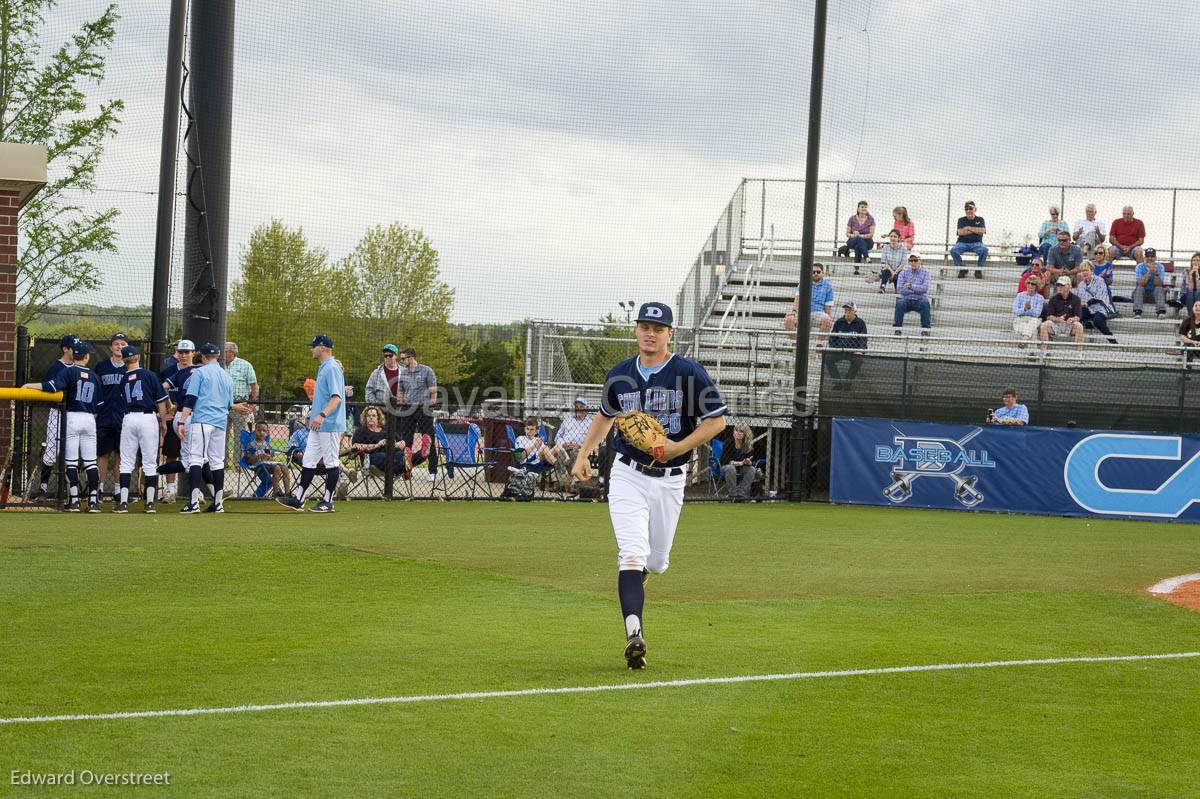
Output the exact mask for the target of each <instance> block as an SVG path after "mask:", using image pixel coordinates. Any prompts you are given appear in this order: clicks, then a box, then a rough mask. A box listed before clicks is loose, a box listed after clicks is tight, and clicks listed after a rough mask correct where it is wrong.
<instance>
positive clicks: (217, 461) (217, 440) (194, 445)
mask: <svg viewBox="0 0 1200 799" xmlns="http://www.w3.org/2000/svg"><path fill="white" fill-rule="evenodd" d="M184 433H185V434H186V435H185V436H184V439H183V448H182V450H180V452H181V455H180V459H181V460H182V461H183V465H184V466H185V467H187V468H188V469H190V468H192V467H193V466H203V465H204V464H206V463H207V464H208V468H210V469H224V468H225V428H223V427H214V426H213V425H211V424H200V423H198V422H192V421H188V423H187V424H186V425H185V426H184Z"/></svg>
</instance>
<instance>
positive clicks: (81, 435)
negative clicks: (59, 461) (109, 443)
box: [66, 411, 96, 468]
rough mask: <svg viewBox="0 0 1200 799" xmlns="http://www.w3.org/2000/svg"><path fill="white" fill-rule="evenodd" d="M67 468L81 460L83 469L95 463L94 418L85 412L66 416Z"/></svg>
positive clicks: (73, 412)
mask: <svg viewBox="0 0 1200 799" xmlns="http://www.w3.org/2000/svg"><path fill="white" fill-rule="evenodd" d="M66 456H67V457H66V461H67V466H74V465H75V463H76V461H79V460H80V459H82V460H83V465H84V467H85V468H86V467H88V466H93V465H95V463H96V417H95V416H94V415H92V414H90V413H87V412H86V411H70V412H69V413H68V414H67V451H66Z"/></svg>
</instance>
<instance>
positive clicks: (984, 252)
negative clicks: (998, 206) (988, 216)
mask: <svg viewBox="0 0 1200 799" xmlns="http://www.w3.org/2000/svg"><path fill="white" fill-rule="evenodd" d="M957 230H958V242H957V243H956V244H955V245H954V246H953V247H951V248H950V257H951V258H952V259H953V260H954V265H955V266H957V267H958V276H959V277H960V278H963V277H966V276H967V270H966V269H964V268H963V259H962V256H963V253H964V252H973V253H975V254H976V255H977V256H978V257H979V264H978V265H977V266H976V267H975V277H976V278H978V279H979V280H983V267H984V266H986V265H987V257H988V248H987V245H985V244H984V243H983V236H984V234H985V233H987V225H986V224H985V223H984V221H983V217H982V216H976V215H975V203H974V202H972V201H970V200H968V201H967V203H966V204H965V205H964V206H963V216H960V217H959V218H958V228H957Z"/></svg>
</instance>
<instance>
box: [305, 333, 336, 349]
mask: <svg viewBox="0 0 1200 799" xmlns="http://www.w3.org/2000/svg"><path fill="white" fill-rule="evenodd" d="M308 346H310V347H328V348H329V349H333V339H331V338H330V337H329V336H326V335H324V334H323V333H318V334H317V335H315V336H313V340H312V341H311V342H309V345H308Z"/></svg>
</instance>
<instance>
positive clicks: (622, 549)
mask: <svg viewBox="0 0 1200 799" xmlns="http://www.w3.org/2000/svg"><path fill="white" fill-rule="evenodd" d="M686 480H687V470H686V469H685V470H683V473H682V474H677V475H674V476H663V477H651V476H649V475H646V474H642V473H641V472H639V471H637V470H636V469H634V468H633V467H632V466H629V465H627V464H624V463H621V461H620V460H616V461H613V465H612V472H611V473H610V474H609V483H608V515H609V517H610V518H611V519H612V526H613V532H614V533H615V534H616V536H617V569H618V570H620V571H640V570H641V569H649V570H650V571H652V572H654V573H655V574H662V573H663V572H665V571H666V570H667V567H668V566H669V565H670V564H671V545H672V544H673V543H674V542H675V527H676V526H677V525H678V524H679V513H680V511H681V510H682V509H683V487H684V484H685V482H686Z"/></svg>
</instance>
